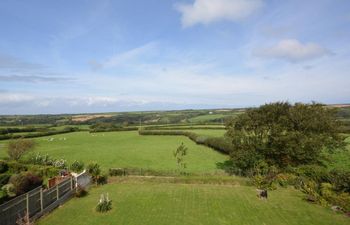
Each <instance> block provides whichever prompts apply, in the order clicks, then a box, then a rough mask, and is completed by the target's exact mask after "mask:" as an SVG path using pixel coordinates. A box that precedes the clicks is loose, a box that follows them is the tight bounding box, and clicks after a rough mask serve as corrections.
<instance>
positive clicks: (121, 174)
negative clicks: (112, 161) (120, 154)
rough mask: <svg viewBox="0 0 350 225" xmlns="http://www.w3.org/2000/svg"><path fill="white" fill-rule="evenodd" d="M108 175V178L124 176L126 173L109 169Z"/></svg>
mask: <svg viewBox="0 0 350 225" xmlns="http://www.w3.org/2000/svg"><path fill="white" fill-rule="evenodd" d="M108 174H109V176H125V175H126V171H125V169H123V168H110V169H109V171H108Z"/></svg>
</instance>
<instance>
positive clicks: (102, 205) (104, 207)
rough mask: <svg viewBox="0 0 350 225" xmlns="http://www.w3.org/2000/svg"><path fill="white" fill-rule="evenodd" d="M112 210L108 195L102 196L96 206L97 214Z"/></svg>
mask: <svg viewBox="0 0 350 225" xmlns="http://www.w3.org/2000/svg"><path fill="white" fill-rule="evenodd" d="M111 209H112V200H110V199H109V196H108V193H107V194H102V195H101V197H100V200H99V202H98V204H97V206H96V211H97V212H102V213H103V212H107V211H109V210H111Z"/></svg>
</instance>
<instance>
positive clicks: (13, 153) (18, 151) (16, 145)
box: [7, 138, 35, 160]
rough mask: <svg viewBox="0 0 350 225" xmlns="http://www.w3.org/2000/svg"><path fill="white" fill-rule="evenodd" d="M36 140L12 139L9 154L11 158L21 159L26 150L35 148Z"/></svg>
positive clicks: (9, 144)
mask: <svg viewBox="0 0 350 225" xmlns="http://www.w3.org/2000/svg"><path fill="white" fill-rule="evenodd" d="M34 145H35V142H34V141H33V140H30V139H23V138H20V139H17V140H11V141H10V142H9V143H8V149H7V154H8V155H9V157H10V159H13V160H19V159H20V158H21V157H22V156H23V155H24V154H25V153H26V152H28V151H29V150H31V149H33V148H34Z"/></svg>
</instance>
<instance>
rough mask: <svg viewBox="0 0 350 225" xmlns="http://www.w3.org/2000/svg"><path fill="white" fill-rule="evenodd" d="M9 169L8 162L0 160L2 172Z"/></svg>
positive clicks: (0, 170) (0, 171)
mask: <svg viewBox="0 0 350 225" xmlns="http://www.w3.org/2000/svg"><path fill="white" fill-rule="evenodd" d="M8 169H9V166H8V164H7V162H5V161H3V160H0V173H5V172H6V171H7V170H8Z"/></svg>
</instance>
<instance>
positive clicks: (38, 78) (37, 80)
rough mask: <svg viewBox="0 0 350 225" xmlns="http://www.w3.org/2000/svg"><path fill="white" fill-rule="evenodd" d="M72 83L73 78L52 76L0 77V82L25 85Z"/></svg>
mask: <svg viewBox="0 0 350 225" xmlns="http://www.w3.org/2000/svg"><path fill="white" fill-rule="evenodd" d="M63 81H74V79H73V78H68V77H53V76H37V75H28V76H27V75H0V82H27V83H41V82H63Z"/></svg>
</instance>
